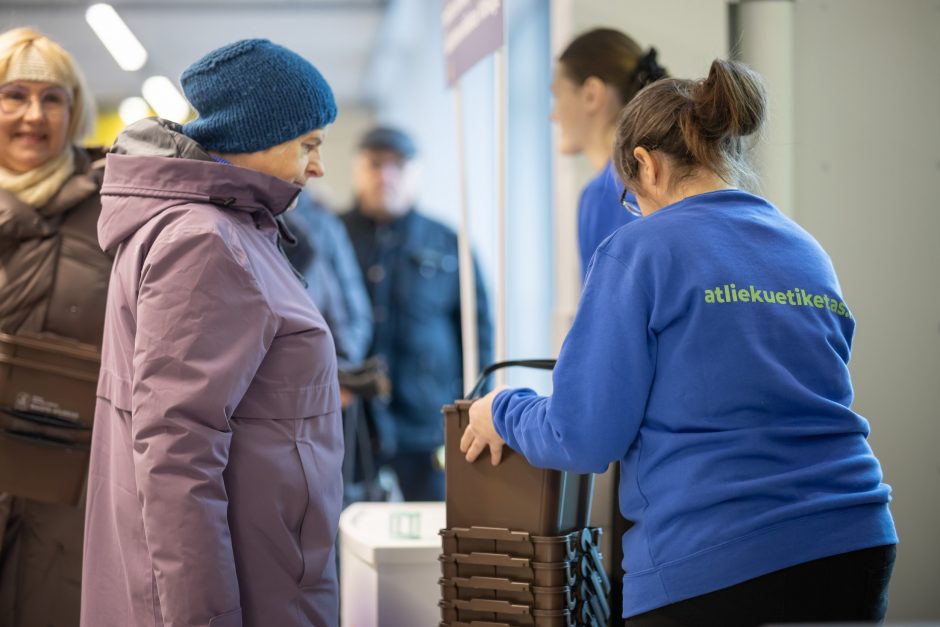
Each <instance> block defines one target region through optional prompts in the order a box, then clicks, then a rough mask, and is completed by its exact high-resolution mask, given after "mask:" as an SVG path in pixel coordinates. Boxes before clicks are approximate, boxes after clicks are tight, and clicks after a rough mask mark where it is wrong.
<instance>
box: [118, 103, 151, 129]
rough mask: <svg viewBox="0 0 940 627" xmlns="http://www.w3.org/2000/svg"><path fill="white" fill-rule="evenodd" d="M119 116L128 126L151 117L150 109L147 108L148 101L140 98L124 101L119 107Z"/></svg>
mask: <svg viewBox="0 0 940 627" xmlns="http://www.w3.org/2000/svg"><path fill="white" fill-rule="evenodd" d="M118 115H119V116H121V121H122V122H124V125H125V126H126V125H128V124H133V123H134V122H136V121H137V120H142V119H144V118H145V117H147V116H148V115H150V107H149V106H147V101H146V100H144V99H143V98H141V97H140V96H131V97H130V98H125V99H124V100H122V101H121V104H120V105H118Z"/></svg>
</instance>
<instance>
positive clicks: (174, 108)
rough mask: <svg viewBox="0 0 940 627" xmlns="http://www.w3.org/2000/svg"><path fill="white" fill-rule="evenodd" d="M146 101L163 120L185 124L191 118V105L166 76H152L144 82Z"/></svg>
mask: <svg viewBox="0 0 940 627" xmlns="http://www.w3.org/2000/svg"><path fill="white" fill-rule="evenodd" d="M143 92H144V99H146V100H147V102H148V103H149V104H150V107H151V108H152V109H153V110H154V111H156V112H157V115H159V116H160V117H161V118H166V119H167V120H172V121H173V122H179V123H181V124H182V123H183V122H185V121H186V118H187V117H189V103H188V102H186V99H185V98H183V95H182V94H181V93H180V92H179V90H178V89H176V85H174V84H173V81H171V80H170V79H168V78H167V77H166V76H151V77H150V78H148V79H147V80H145V81H144V87H143Z"/></svg>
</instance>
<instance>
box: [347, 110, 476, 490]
mask: <svg viewBox="0 0 940 627" xmlns="http://www.w3.org/2000/svg"><path fill="white" fill-rule="evenodd" d="M416 153H417V150H416V148H415V144H414V142H413V141H412V139H411V138H410V137H409V136H408V135H407V134H406V133H404V132H403V131H401V130H399V129H396V128H389V127H378V128H374V129H372V130H371V131H369V132H368V133H366V134H365V135H364V136H363V138H362V140H361V141H360V143H359V154H358V155H357V158H356V163H355V172H354V187H355V191H356V205H355V206H354V207H353V208H352V210H351V211H350V212H348V213H347V214H345V215H344V216H343V222H344V223H345V225H346V229H347V231H348V233H349V237H350V240H352V243H353V247H354V248H355V249H356V256H357V258H358V261H359V265H360V267H361V268H362V274H363V277H364V278H365V282H366V287H367V289H368V291H369V296H370V298H371V301H372V314H373V318H374V321H375V328H374V335H373V341H372V350H371V354H372V355H379V356H381V357H382V358H384V359H385V361H386V363H387V364H388V366H389V374H390V376H391V379H392V394H391V398H390V399H389V401H388V402H387V403H381V404H380V403H372V404H371V405H370V410H371V412H372V419H373V422H374V423H375V426H376V427H377V428H378V430H379V435H380V439H381V440H382V444H383V448H384V449H385V451H387V452H388V453H389V459H388V460H387V461H388V463H389V464H390V465H391V467H392V469H393V470H394V471H395V473H396V474H397V475H398V480H399V484H400V486H401V489H402V494H403V495H404V497H405V500H408V501H440V500H443V499H444V474H443V471H442V469H441V467H440V464H439V463H438V462H437V458H436V456H435V451H436V450H437V449H438V448H439V447H440V446H441V445H442V444H443V442H444V431H443V418H442V416H441V406H442V405H445V404H448V403H452V402H453V401H454V399H457V398H460V397H461V396H462V394H463V389H464V385H463V379H462V359H463V357H462V349H461V333H460V288H459V280H458V276H459V272H458V262H457V234H456V233H454V231H453V230H452V229H450V228H448V227H447V226H445V225H443V224H441V223H440V222H437V221H435V220H432V219H431V218H429V217H427V216H425V215H423V214H421V213H420V212H418V211H417V210H416V209H415V206H414V201H415V185H414V182H415V181H414V178H415V173H414V162H413V159H414V157H415V155H416ZM474 272H475V277H476V289H477V320H478V322H477V325H478V331H477V335H478V342H479V356H480V364H481V365H485V364H488V363H489V362H490V361H491V359H492V352H493V351H492V326H491V323H490V313H489V308H488V306H487V300H486V293H485V291H484V288H483V284H482V280H481V277H480V273H479V269H478V268H476V267H474Z"/></svg>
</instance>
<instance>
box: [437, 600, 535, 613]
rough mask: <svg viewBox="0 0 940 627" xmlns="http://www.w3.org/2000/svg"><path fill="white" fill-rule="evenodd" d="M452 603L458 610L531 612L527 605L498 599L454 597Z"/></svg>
mask: <svg viewBox="0 0 940 627" xmlns="http://www.w3.org/2000/svg"><path fill="white" fill-rule="evenodd" d="M453 605H454V607H455V608H457V609H458V610H470V611H472V612H494V613H496V614H522V615H527V614H529V613H530V612H531V609H530V608H529V606H528V605H517V604H515V603H512V602H510V601H503V600H499V599H454V601H453Z"/></svg>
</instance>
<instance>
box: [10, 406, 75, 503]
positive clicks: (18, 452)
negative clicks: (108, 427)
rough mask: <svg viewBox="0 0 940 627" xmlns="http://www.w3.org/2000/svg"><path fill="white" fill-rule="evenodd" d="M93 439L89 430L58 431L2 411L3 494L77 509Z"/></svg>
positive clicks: (47, 425) (62, 429) (71, 429)
mask: <svg viewBox="0 0 940 627" xmlns="http://www.w3.org/2000/svg"><path fill="white" fill-rule="evenodd" d="M90 437H91V431H90V430H89V429H81V428H75V427H64V426H62V427H57V426H55V425H54V424H48V423H42V422H36V421H34V420H30V419H27V418H22V417H19V416H15V415H12V414H9V413H7V412H3V411H0V492H6V493H8V494H13V495H15V496H21V497H26V498H30V499H35V500H37V501H45V502H47V503H60V504H63V505H78V504H79V503H80V502H81V500H82V497H83V495H84V490H85V479H86V474H87V472H88V456H89V446H88V441H89V439H90Z"/></svg>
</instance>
